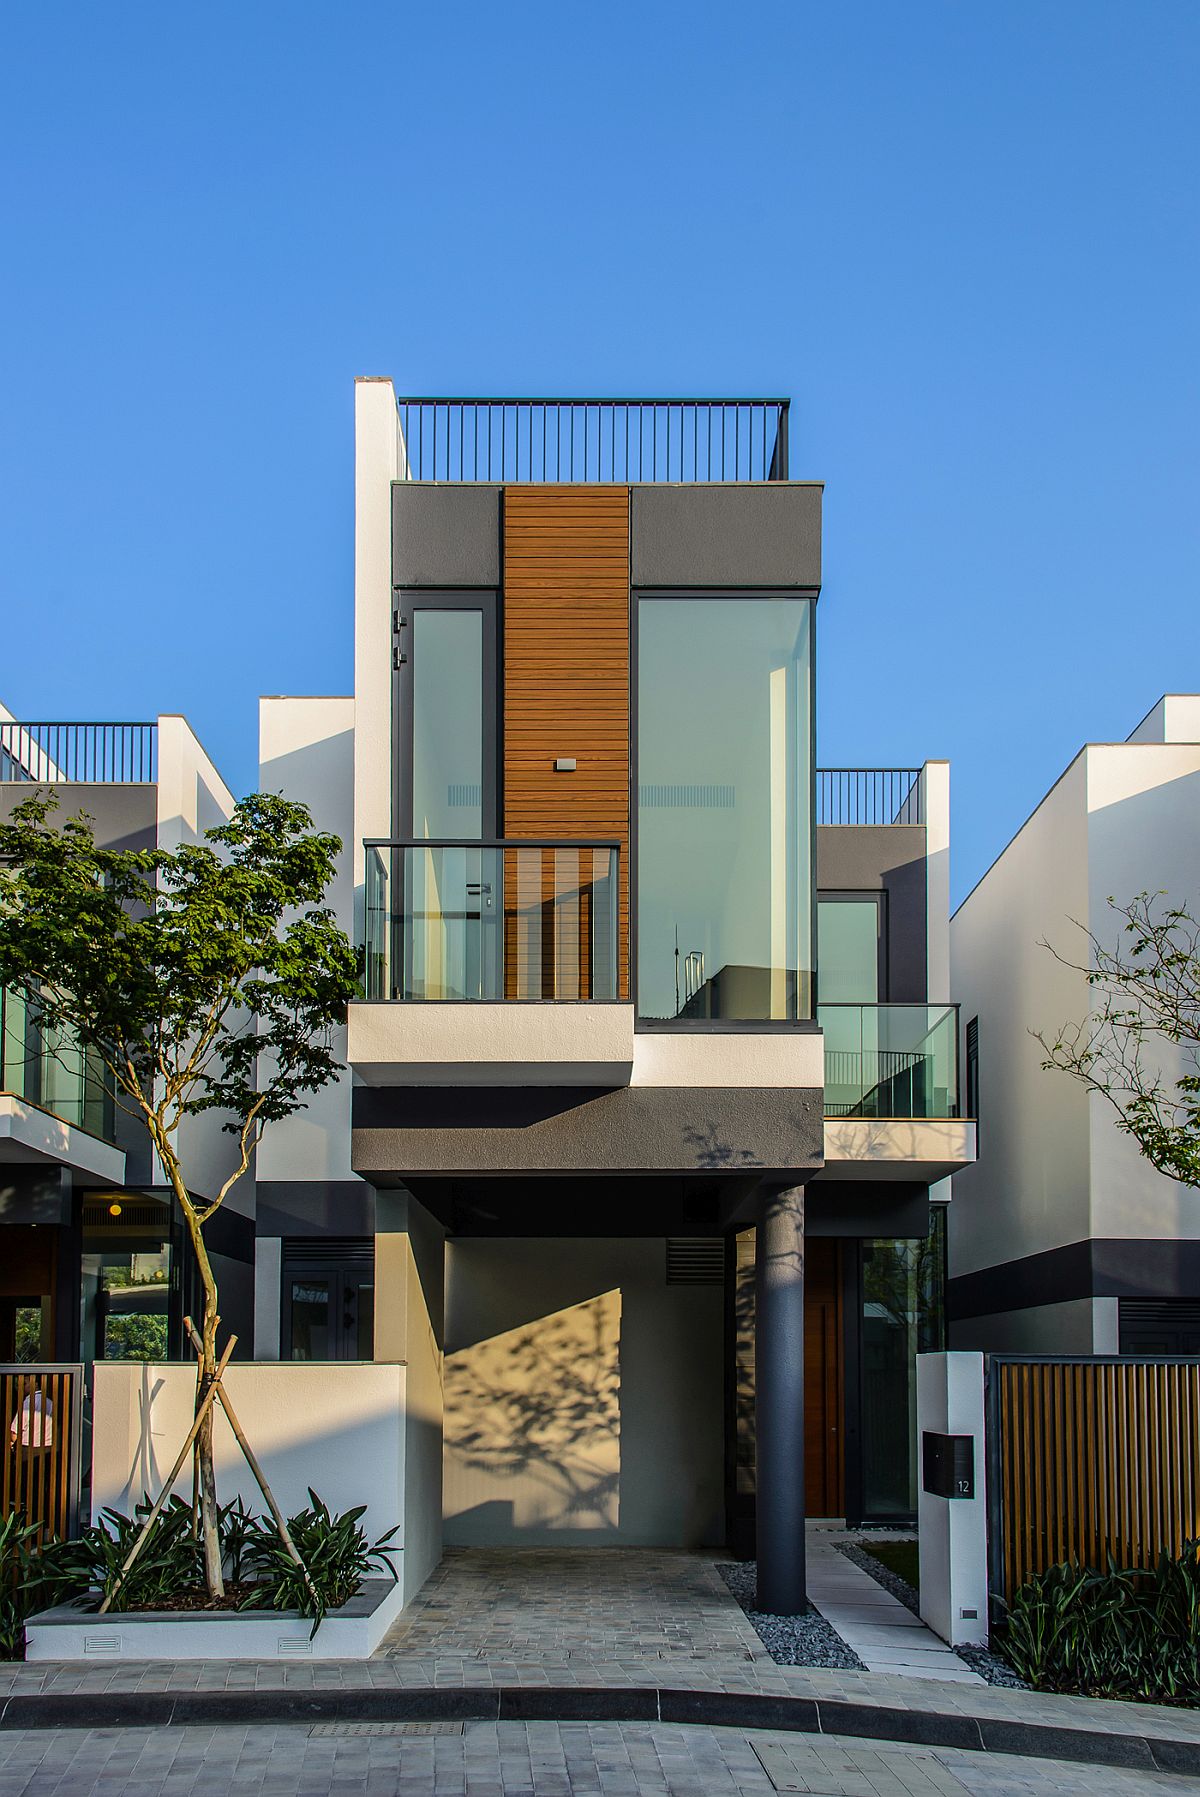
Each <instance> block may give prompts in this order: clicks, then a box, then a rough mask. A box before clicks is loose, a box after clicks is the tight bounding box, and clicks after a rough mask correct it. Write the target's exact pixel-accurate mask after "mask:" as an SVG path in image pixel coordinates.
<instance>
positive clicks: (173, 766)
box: [156, 715, 254, 1217]
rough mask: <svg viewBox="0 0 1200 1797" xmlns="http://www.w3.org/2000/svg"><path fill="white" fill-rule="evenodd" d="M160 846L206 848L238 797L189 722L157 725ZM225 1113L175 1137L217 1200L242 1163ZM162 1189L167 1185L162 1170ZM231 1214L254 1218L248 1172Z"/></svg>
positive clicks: (186, 1121)
mask: <svg viewBox="0 0 1200 1797" xmlns="http://www.w3.org/2000/svg"><path fill="white" fill-rule="evenodd" d="M156 795H157V809H158V820H157V821H158V846H159V847H160V848H163V849H175V848H179V847H181V846H182V845H183V844H184V843H198V842H203V840H204V835H205V832H206V831H207V830H211V829H214V828H215V827H216V826H217V825H218V824H222V823H225V822H226V821H227V820H228V818H229V817H230V815H231V814H232V811H233V806H234V797H233V794H232V793H231V792H230V790H229V788H228V787H227V786H226V784H225V782H224V780H222V778H221V776H220V774H219V773H218V772H217V770H216V768H215V767H214V765H213V763H212V761H211V760H210V759H209V756H208V755H207V754H206V752H205V750H204V748H203V747H202V746H201V744H200V742H199V739H198V738H197V737H196V735H195V733H194V732H193V730H192V728H191V725H190V724H189V723H188V721H187V719H186V718H183V717H179V716H177V715H164V716H161V717H160V718H159V719H158V782H157V787H156ZM224 1121H225V1113H224V1112H204V1113H203V1114H202V1115H201V1116H199V1117H184V1118H183V1120H182V1121H181V1123H180V1125H179V1133H178V1137H177V1142H178V1147H179V1152H180V1157H181V1159H182V1162H183V1166H184V1170H185V1172H186V1175H187V1181H188V1186H189V1189H190V1190H191V1191H192V1192H194V1193H195V1194H197V1195H198V1196H199V1197H202V1198H215V1197H216V1195H217V1193H218V1191H219V1190H220V1188H221V1186H222V1184H223V1183H224V1181H225V1179H226V1178H228V1176H229V1174H230V1173H232V1172H233V1170H234V1168H235V1167H236V1165H237V1161H238V1151H237V1146H236V1142H235V1139H234V1137H233V1136H232V1135H231V1134H229V1133H228V1131H226V1130H225V1129H224V1128H223V1127H222V1125H223V1123H224ZM156 1183H158V1184H164V1183H165V1181H164V1180H163V1178H162V1176H161V1169H160V1170H159V1178H158V1180H157V1181H156ZM225 1202H226V1204H227V1205H228V1207H229V1209H230V1210H231V1211H238V1212H240V1213H241V1215H242V1216H245V1217H252V1216H253V1215H254V1180H253V1177H252V1169H251V1170H248V1171H247V1173H246V1174H244V1175H243V1177H242V1178H241V1179H239V1180H238V1182H237V1184H236V1185H235V1186H234V1187H233V1189H232V1191H231V1192H230V1194H229V1197H228V1198H227V1199H226V1201H225Z"/></svg>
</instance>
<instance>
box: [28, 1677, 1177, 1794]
mask: <svg viewBox="0 0 1200 1797" xmlns="http://www.w3.org/2000/svg"><path fill="white" fill-rule="evenodd" d="M431 1721H446V1722H451V1721H452V1722H475V1721H481V1722H583V1721H587V1722H671V1723H677V1724H689V1723H691V1724H695V1723H701V1724H704V1725H706V1726H708V1727H710V1728H742V1729H746V1728H771V1729H776V1730H780V1731H783V1732H786V1733H791V1734H806V1735H815V1734H823V1735H851V1736H854V1737H856V1738H857V1739H860V1740H871V1741H896V1742H901V1743H903V1744H905V1745H914V1746H922V1747H958V1748H965V1749H966V1750H967V1751H968V1752H973V1753H980V1752H982V1753H1002V1754H1012V1755H1016V1756H1017V1757H1019V1758H1037V1759H1051V1760H1065V1761H1071V1762H1075V1763H1076V1764H1079V1763H1082V1764H1086V1765H1093V1766H1127V1767H1132V1768H1133V1769H1135V1770H1144V1771H1147V1772H1155V1771H1157V1772H1174V1773H1183V1774H1185V1775H1186V1774H1191V1775H1192V1776H1195V1775H1196V1774H1197V1773H1200V1742H1197V1741H1181V1740H1172V1739H1167V1738H1162V1737H1159V1736H1154V1735H1140V1734H1134V1733H1132V1732H1129V1733H1121V1734H1118V1733H1109V1732H1107V1731H1106V1730H1105V1729H1103V1728H1101V1727H1097V1728H1059V1727H1056V1726H1055V1725H1054V1724H1052V1723H1043V1722H1020V1721H1016V1720H1005V1719H1002V1718H999V1717H990V1716H972V1715H969V1714H965V1713H964V1712H963V1711H961V1710H954V1711H950V1712H947V1711H944V1710H934V1709H916V1708H913V1707H909V1706H905V1707H904V1708H903V1709H901V1708H891V1707H888V1706H885V1705H883V1704H873V1703H855V1702H852V1701H849V1700H841V1699H837V1700H835V1699H830V1700H828V1701H827V1700H825V1699H823V1698H811V1697H783V1696H769V1695H766V1694H763V1693H759V1692H750V1691H676V1690H671V1689H670V1688H661V1689H660V1688H656V1687H654V1686H638V1685H618V1686H587V1685H570V1686H566V1687H562V1688H555V1687H554V1686H537V1685H515V1686H514V1685H500V1686H496V1687H494V1688H493V1689H490V1690H481V1689H479V1688H471V1687H461V1688H459V1689H456V1690H449V1689H446V1688H445V1687H442V1688H438V1689H432V1690H431V1689H428V1688H426V1689H417V1690H395V1691H385V1690H380V1689H374V1690H372V1689H369V1688H368V1689H366V1690H342V1691H328V1690H327V1691H320V1690H299V1689H297V1688H296V1687H295V1686H281V1687H279V1688H277V1689H275V1690H262V1689H259V1690H256V1691H186V1692H172V1691H112V1690H108V1691H103V1692H100V1691H97V1692H70V1693H64V1694H63V1695H61V1696H57V1695H55V1694H53V1693H48V1694H46V1695H35V1694H33V1693H21V1694H20V1695H17V1696H13V1697H10V1698H8V1699H7V1701H6V1702H4V1703H3V1707H2V1708H0V1728H5V1729H15V1728H21V1729H37V1728H168V1727H176V1728H185V1727H191V1726H195V1725H197V1724H199V1725H201V1726H204V1727H209V1728H213V1727H221V1726H226V1727H229V1726H233V1727H237V1726H245V1725H247V1724H249V1723H260V1722H268V1723H269V1722H277V1723H287V1722H292V1723H309V1724H312V1723H316V1722H431Z"/></svg>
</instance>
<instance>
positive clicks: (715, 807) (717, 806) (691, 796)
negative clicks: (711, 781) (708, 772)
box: [638, 785, 737, 811]
mask: <svg viewBox="0 0 1200 1797" xmlns="http://www.w3.org/2000/svg"><path fill="white" fill-rule="evenodd" d="M638 803H639V804H640V805H641V806H642V807H643V809H644V810H646V811H732V810H733V809H734V807H735V806H736V804H737V788H736V787H734V786H711V785H710V786H639V787H638Z"/></svg>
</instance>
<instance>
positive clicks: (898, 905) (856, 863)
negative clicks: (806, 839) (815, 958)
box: [817, 824, 947, 1004]
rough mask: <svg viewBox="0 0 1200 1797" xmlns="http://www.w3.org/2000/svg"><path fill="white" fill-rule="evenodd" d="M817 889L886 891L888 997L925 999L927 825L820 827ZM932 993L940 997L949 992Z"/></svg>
mask: <svg viewBox="0 0 1200 1797" xmlns="http://www.w3.org/2000/svg"><path fill="white" fill-rule="evenodd" d="M817 889H818V891H820V892H886V893H887V934H888V939H887V963H888V990H887V993H886V995H885V996H886V997H887V998H888V999H889V1000H890V1001H891V1003H892V1004H924V1002H925V999H926V995H927V986H928V955H927V951H926V941H927V938H926V929H927V919H926V914H925V901H926V890H925V829H924V826H923V825H920V824H886V825H879V826H873V825H869V824H838V825H823V826H822V827H821V828H819V829H818V831H817ZM819 978H820V970H819V969H818V981H819ZM932 996H933V997H934V998H935V999H939V1000H940V999H944V998H945V997H946V996H947V995H946V993H944V992H935V993H934V994H933V995H932Z"/></svg>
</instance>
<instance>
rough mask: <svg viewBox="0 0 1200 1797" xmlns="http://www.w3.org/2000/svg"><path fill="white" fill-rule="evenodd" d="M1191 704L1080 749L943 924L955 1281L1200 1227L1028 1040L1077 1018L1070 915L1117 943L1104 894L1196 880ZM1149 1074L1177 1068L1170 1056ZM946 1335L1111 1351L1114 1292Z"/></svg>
mask: <svg viewBox="0 0 1200 1797" xmlns="http://www.w3.org/2000/svg"><path fill="white" fill-rule="evenodd" d="M1198 733H1200V700H1198V699H1196V698H1195V697H1192V696H1189V695H1171V696H1168V697H1167V698H1165V699H1163V700H1160V701H1159V703H1158V705H1157V706H1155V707H1154V708H1153V710H1152V711H1151V712H1150V713H1149V714H1148V716H1147V717H1146V718H1145V719H1143V721H1142V723H1141V724H1140V725H1139V726H1138V727H1137V729H1136V730H1135V731H1134V733H1133V736H1132V737H1131V738H1130V740H1129V742H1128V743H1099V744H1096V743H1093V744H1089V745H1088V746H1087V747H1086V748H1084V749H1083V750H1082V751H1081V752H1080V754H1079V755H1078V756H1077V757H1076V759H1075V760H1074V761H1073V762H1072V764H1071V766H1070V767H1069V768H1068V769H1067V771H1066V773H1065V774H1064V775H1063V777H1062V778H1061V779H1060V780H1059V781H1058V783H1057V784H1056V785H1055V786H1054V788H1053V789H1052V790H1051V792H1050V793H1049V794H1048V795H1047V797H1046V798H1045V799H1044V800H1043V802H1042V804H1041V805H1040V806H1039V807H1038V809H1037V811H1035V812H1034V814H1033V816H1032V817H1031V818H1030V819H1029V821H1028V822H1027V823H1026V824H1025V825H1024V827H1023V828H1022V830H1021V831H1020V832H1018V834H1017V836H1016V837H1015V838H1014V840H1013V841H1012V842H1011V843H1010V844H1009V845H1008V847H1007V848H1006V849H1005V850H1004V852H1003V854H1002V855H1001V856H1000V857H999V859H998V860H997V862H996V863H995V864H994V866H993V867H992V868H991V869H990V870H989V872H988V873H987V874H986V875H985V876H984V878H983V880H982V881H981V882H980V883H979V885H978V886H977V887H976V888H975V890H974V891H973V892H972V893H971V895H970V896H969V897H968V898H967V899H966V901H965V902H964V903H963V905H962V906H961V907H960V908H959V911H958V912H957V914H956V915H955V917H954V919H953V922H952V925H951V953H952V978H953V983H954V992H955V996H956V997H958V998H959V999H960V1000H961V1003H962V1017H963V1023H964V1025H965V1024H966V1022H967V1021H968V1020H969V1019H970V1018H971V1017H972V1016H975V1015H978V1017H979V1069H980V1072H979V1078H980V1106H981V1112H982V1115H981V1118H980V1133H979V1146H980V1160H979V1163H978V1165H977V1166H975V1167H973V1168H968V1169H967V1170H965V1171H964V1172H962V1173H960V1174H956V1175H955V1178H954V1196H955V1203H954V1205H953V1208H952V1210H951V1212H950V1219H949V1242H950V1273H951V1276H952V1277H955V1276H958V1275H962V1274H966V1273H971V1272H974V1271H976V1270H978V1269H981V1268H985V1267H990V1266H995V1265H1001V1264H1004V1263H1006V1262H1009V1261H1013V1260H1017V1259H1020V1258H1022V1257H1023V1256H1026V1255H1031V1254H1036V1253H1039V1252H1041V1251H1043V1250H1045V1249H1050V1248H1056V1247H1060V1246H1063V1245H1065V1244H1067V1243H1070V1242H1077V1241H1083V1240H1087V1239H1089V1238H1093V1239H1105V1238H1109V1239H1116V1240H1121V1239H1123V1238H1124V1239H1129V1240H1144V1239H1158V1240H1179V1239H1186V1240H1195V1239H1200V1196H1198V1195H1197V1194H1196V1193H1195V1192H1193V1191H1190V1190H1188V1189H1187V1188H1185V1187H1183V1186H1181V1185H1179V1184H1178V1183H1177V1182H1176V1181H1173V1180H1169V1179H1167V1178H1165V1177H1163V1176H1162V1175H1160V1174H1158V1173H1156V1172H1155V1171H1154V1170H1153V1169H1152V1168H1151V1167H1150V1165H1149V1163H1148V1162H1147V1161H1146V1160H1145V1158H1144V1157H1143V1156H1142V1155H1141V1154H1140V1153H1139V1152H1138V1150H1137V1148H1136V1146H1135V1144H1134V1143H1133V1142H1132V1141H1131V1140H1130V1139H1129V1138H1128V1137H1126V1136H1124V1135H1123V1134H1122V1133H1121V1132H1120V1131H1119V1130H1118V1129H1117V1127H1116V1124H1115V1122H1114V1120H1113V1116H1112V1114H1111V1112H1110V1110H1109V1108H1108V1106H1107V1105H1106V1104H1105V1103H1104V1101H1103V1100H1101V1099H1098V1098H1096V1099H1090V1100H1089V1099H1088V1097H1087V1096H1086V1094H1085V1093H1084V1091H1083V1089H1082V1088H1081V1087H1080V1086H1079V1085H1078V1083H1077V1082H1075V1081H1073V1080H1071V1079H1070V1078H1069V1077H1068V1076H1067V1075H1065V1074H1058V1073H1047V1072H1045V1071H1043V1070H1042V1068H1041V1066H1040V1061H1041V1052H1042V1051H1041V1049H1040V1047H1039V1045H1038V1043H1037V1042H1036V1041H1034V1040H1033V1038H1032V1036H1031V1035H1030V1031H1031V1030H1035V1029H1044V1030H1045V1031H1046V1032H1047V1034H1049V1035H1053V1033H1054V1031H1055V1030H1056V1029H1057V1028H1058V1027H1059V1026H1061V1025H1063V1024H1065V1023H1068V1022H1074V1021H1080V1020H1082V1019H1083V1018H1084V1017H1085V1016H1086V1014H1087V1010H1088V1006H1089V1004H1090V1003H1091V1002H1092V994H1091V991H1090V988H1089V987H1088V986H1087V983H1086V980H1085V979H1084V977H1083V975H1082V974H1080V973H1076V972H1074V971H1072V970H1070V969H1068V968H1064V967H1062V966H1061V965H1059V964H1058V963H1057V962H1056V961H1055V960H1054V959H1053V957H1052V956H1051V955H1050V954H1049V953H1048V951H1047V950H1046V949H1044V948H1040V947H1039V946H1038V945H1039V942H1040V941H1042V940H1043V939H1044V940H1046V941H1048V942H1049V943H1050V944H1052V946H1053V947H1054V948H1055V949H1056V950H1057V951H1058V952H1059V953H1060V954H1061V955H1063V956H1065V957H1068V958H1069V959H1071V960H1073V961H1077V962H1084V961H1086V960H1087V959H1088V954H1089V949H1088V941H1087V938H1086V936H1085V934H1084V933H1083V930H1081V929H1080V928H1078V927H1076V926H1077V925H1083V926H1085V927H1086V928H1087V929H1090V930H1092V931H1094V932H1095V934H1096V935H1097V936H1098V937H1099V938H1100V939H1101V940H1102V941H1107V942H1115V941H1116V939H1117V937H1118V935H1119V933H1120V928H1121V926H1120V920H1119V919H1118V918H1116V917H1115V916H1114V914H1113V912H1112V911H1111V909H1110V908H1109V905H1108V900H1109V898H1110V897H1112V898H1114V899H1116V900H1117V901H1118V902H1128V901H1129V900H1130V899H1132V898H1134V897H1136V896H1137V895H1138V894H1139V893H1141V892H1152V893H1153V892H1163V893H1165V894H1166V895H1167V896H1168V899H1178V900H1179V901H1180V902H1182V903H1184V904H1187V905H1189V906H1194V905H1195V902H1196V894H1197V890H1198V888H1200V833H1198V832H1197V829H1196V819H1197V818H1198V817H1200V744H1198V743H1197V742H1196V740H1195V737H1196V735H1197V734H1198ZM1161 1065H1162V1069H1163V1071H1164V1073H1165V1074H1166V1075H1167V1076H1168V1077H1170V1076H1171V1075H1172V1073H1173V1071H1174V1072H1177V1071H1178V1064H1177V1062H1176V1061H1175V1060H1174V1057H1173V1056H1172V1055H1171V1054H1170V1052H1168V1053H1167V1054H1166V1055H1165V1057H1164V1058H1163V1060H1162V1062H1161ZM953 1340H954V1342H955V1345H956V1346H957V1345H961V1346H964V1347H965V1346H981V1347H993V1348H995V1349H997V1350H1000V1349H1004V1348H1009V1349H1029V1350H1031V1351H1034V1350H1040V1349H1048V1350H1058V1351H1081V1352H1095V1353H1104V1352H1113V1351H1115V1349H1116V1345H1117V1306H1116V1300H1115V1299H1109V1298H1103V1299H1094V1300H1093V1299H1071V1300H1064V1301H1063V1302H1061V1303H1057V1304H1042V1305H1039V1306H1037V1307H1031V1308H1029V1309H1026V1310H1021V1311H1013V1312H1011V1313H1007V1314H1005V1315H999V1314H998V1315H995V1316H987V1317H985V1316H980V1317H976V1318H974V1319H971V1320H969V1321H963V1322H961V1323H957V1324H956V1325H955V1326H954V1333H953Z"/></svg>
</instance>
